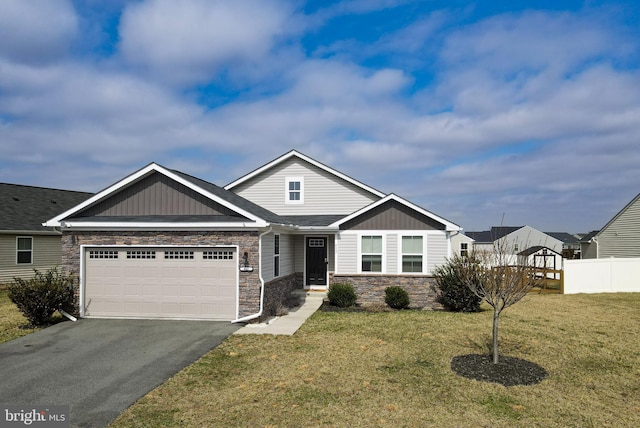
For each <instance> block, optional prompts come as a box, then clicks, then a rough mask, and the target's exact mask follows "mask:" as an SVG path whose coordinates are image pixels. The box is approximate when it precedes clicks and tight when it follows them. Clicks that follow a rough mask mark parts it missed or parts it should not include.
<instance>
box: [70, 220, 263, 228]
mask: <svg viewBox="0 0 640 428" xmlns="http://www.w3.org/2000/svg"><path fill="white" fill-rule="evenodd" d="M268 225H269V224H268V223H264V222H257V223H205V222H198V223H171V222H167V223H158V222H149V223H145V222H108V223H106V222H99V221H82V222H74V221H71V222H65V221H63V222H62V224H61V227H62V228H63V229H64V230H116V229H117V230H142V229H144V230H185V229H189V230H194V229H195V230H219V229H226V230H239V229H259V228H263V227H267V226H268Z"/></svg>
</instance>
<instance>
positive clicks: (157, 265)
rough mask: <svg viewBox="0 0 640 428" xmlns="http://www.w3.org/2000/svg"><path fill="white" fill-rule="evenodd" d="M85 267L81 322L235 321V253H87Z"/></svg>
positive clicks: (126, 250) (111, 250) (158, 250)
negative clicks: (86, 318) (134, 319)
mask: <svg viewBox="0 0 640 428" xmlns="http://www.w3.org/2000/svg"><path fill="white" fill-rule="evenodd" d="M90 251H93V252H95V253H96V254H97V253H99V252H102V254H107V255H108V256H109V257H90V256H89V252H90ZM205 253H206V254H207V255H208V256H209V258H206V257H203V254H205ZM165 254H167V258H165ZM212 254H213V256H211V255H212ZM218 254H223V255H224V257H219V258H215V259H213V257H218V256H217V255H218ZM152 255H154V256H155V258H153V257H152ZM85 261H86V263H85V306H86V311H85V316H89V317H124V318H127V317H146V318H193V319H216V320H232V319H234V318H235V315H236V313H235V311H236V293H237V262H236V257H235V252H234V249H231V248H228V249H227V248H225V249H222V250H218V249H181V248H177V249H170V250H167V249H162V248H155V249H136V248H133V247H132V248H119V249H116V248H108V249H100V250H94V249H90V250H87V252H86V257H85ZM88 302H90V303H89V304H88V306H87V303H88Z"/></svg>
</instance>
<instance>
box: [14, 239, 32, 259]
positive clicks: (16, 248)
mask: <svg viewBox="0 0 640 428" xmlns="http://www.w3.org/2000/svg"><path fill="white" fill-rule="evenodd" d="M19 239H31V250H28V251H30V252H31V261H30V262H29V263H19V262H18V251H22V252H26V251H27V250H19V249H18V240H19ZM34 246H35V239H33V236H23V235H18V236H16V247H15V250H16V257H15V261H16V266H30V265H33V255H34V253H35V251H34V248H33V247H34Z"/></svg>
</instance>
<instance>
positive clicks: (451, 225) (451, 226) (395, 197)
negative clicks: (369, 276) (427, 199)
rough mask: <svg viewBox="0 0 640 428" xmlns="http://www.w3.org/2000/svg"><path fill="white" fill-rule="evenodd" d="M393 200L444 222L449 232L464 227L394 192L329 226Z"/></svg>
mask: <svg viewBox="0 0 640 428" xmlns="http://www.w3.org/2000/svg"><path fill="white" fill-rule="evenodd" d="M391 200H394V201H396V202H399V203H401V204H403V205H405V206H407V207H409V208H411V209H412V210H414V211H417V212H419V213H420V214H422V215H425V216H427V217H429V218H431V219H433V220H435V221H437V222H438V223H441V224H443V225H444V226H445V230H446V231H447V232H456V231H460V230H462V228H461V227H460V226H458V225H457V224H455V223H452V222H450V221H448V220H446V219H444V218H442V217H440V216H437V215H435V214H434V213H432V212H431V211H427V210H425V209H424V208H421V207H419V206H418V205H416V204H414V203H411V202H409V201H407V200H406V199H403V198H401V197H400V196H398V195H396V194H393V193H391V194H389V195H387V196H386V197H384V198H382V199H380V200H379V201H376V202H374V203H372V204H370V205H367V206H366V207H364V208H361V209H360V210H358V211H356V212H354V213H353V214H350V215H348V216H347V217H344V218H342V219H340V220H338V221H336V222H335V223H332V224H330V225H329V226H330V227H340V225H341V224H343V223H345V222H347V221H349V220H351V219H354V218H356V217H358V216H360V215H362V214H364V213H366V212H367V211H369V210H372V209H374V208H376V207H378V206H380V205H382V204H384V203H386V202H388V201H391Z"/></svg>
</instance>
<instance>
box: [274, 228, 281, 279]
mask: <svg viewBox="0 0 640 428" xmlns="http://www.w3.org/2000/svg"><path fill="white" fill-rule="evenodd" d="M273 276H274V277H277V276H280V235H273Z"/></svg>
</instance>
